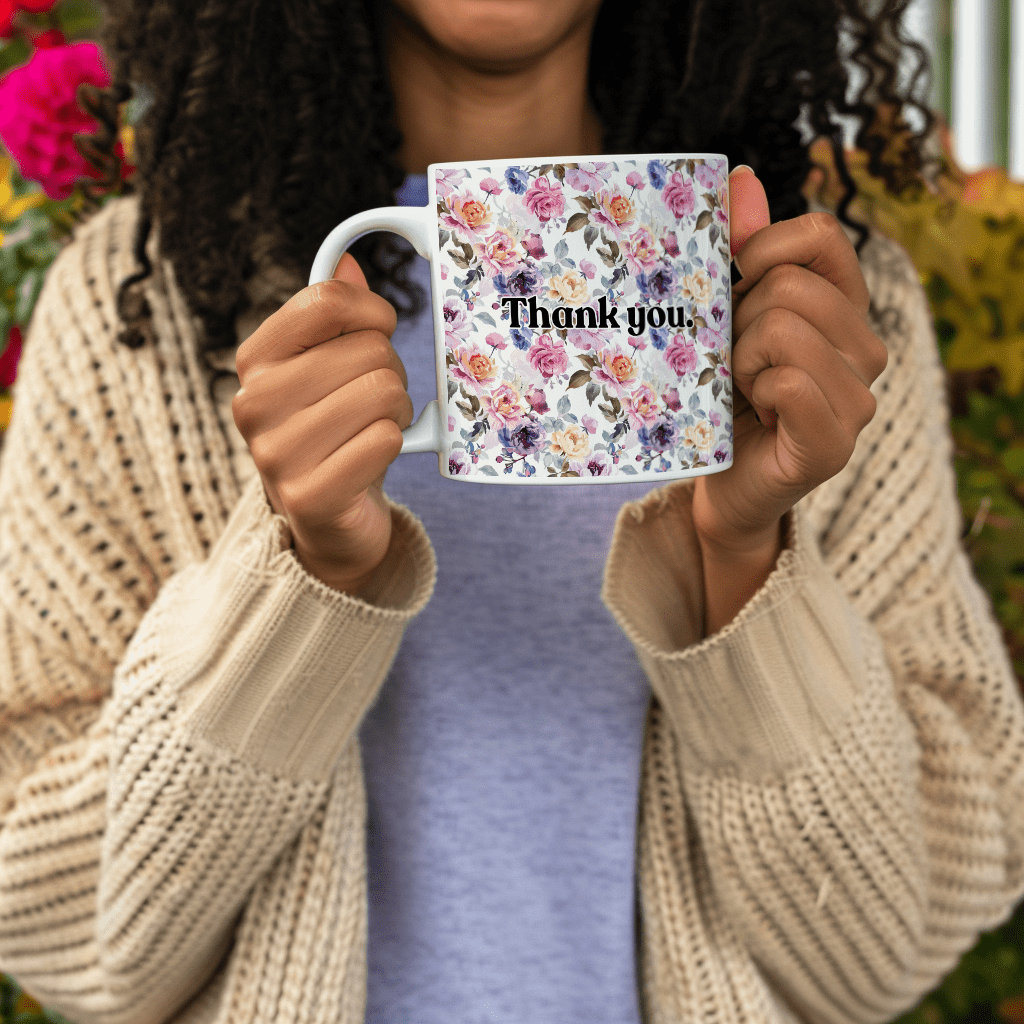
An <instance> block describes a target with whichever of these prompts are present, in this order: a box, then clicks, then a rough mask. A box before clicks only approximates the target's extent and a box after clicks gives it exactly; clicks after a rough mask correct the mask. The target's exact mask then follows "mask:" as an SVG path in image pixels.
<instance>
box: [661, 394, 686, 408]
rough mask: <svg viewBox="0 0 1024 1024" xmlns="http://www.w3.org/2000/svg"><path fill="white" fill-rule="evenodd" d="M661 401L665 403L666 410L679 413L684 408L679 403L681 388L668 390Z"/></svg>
mask: <svg viewBox="0 0 1024 1024" xmlns="http://www.w3.org/2000/svg"><path fill="white" fill-rule="evenodd" d="M661 400H662V401H663V402H664V403H665V408H666V409H671V410H672V412H679V410H680V409H681V408H682V407H683V405H682V403H681V402H680V401H679V388H666V389H665V393H664V394H663V395H662V396H661Z"/></svg>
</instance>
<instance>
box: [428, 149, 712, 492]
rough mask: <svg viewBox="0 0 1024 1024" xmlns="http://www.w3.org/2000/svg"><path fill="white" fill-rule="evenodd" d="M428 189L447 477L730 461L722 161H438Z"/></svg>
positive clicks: (583, 474) (620, 471)
mask: <svg viewBox="0 0 1024 1024" xmlns="http://www.w3.org/2000/svg"><path fill="white" fill-rule="evenodd" d="M435 195H436V200H437V213H438V225H439V228H438V230H439V243H440V252H441V260H442V265H441V268H440V272H441V279H442V280H443V281H445V282H446V283H447V285H448V287H447V290H446V292H445V294H444V299H443V308H442V316H443V322H444V330H445V341H446V346H447V347H446V366H447V379H448V383H447V390H448V395H447V403H448V404H447V416H448V417H449V421H450V419H451V418H454V419H455V421H456V422H457V423H458V424H461V425H460V426H459V427H458V429H457V432H456V434H457V436H456V437H455V438H453V439H451V448H450V451H449V459H448V465H449V472H450V473H451V474H452V475H460V476H461V475H465V474H468V473H471V472H472V473H476V474H481V473H482V474H484V475H489V476H498V475H508V474H515V475H517V476H519V477H531V476H536V475H537V474H540V475H541V476H543V477H546V478H549V479H550V478H566V477H578V478H591V477H606V478H607V477H623V476H625V477H636V476H637V475H638V474H641V473H652V474H656V473H665V472H669V471H679V470H687V469H699V468H702V467H710V466H714V465H717V464H721V463H723V462H730V461H731V460H732V429H731V426H730V424H731V419H732V417H731V411H732V389H731V384H732V380H731V375H730V365H731V360H730V355H731V352H730V338H731V322H730V316H731V292H730V284H729V272H728V269H729V258H730V257H729V250H728V241H727V234H726V231H727V227H728V218H729V211H728V185H727V177H726V162H725V160H723V159H715V158H707V159H699V158H694V159H690V158H682V159H675V160H672V159H663V160H648V161H638V160H621V161H615V162H613V161H598V162H593V163H580V164H573V163H565V164H542V165H531V164H529V163H528V162H523V163H522V164H520V165H516V166H509V167H504V168H503V169H502V168H500V167H497V168H487V167H479V168H459V167H447V168H443V169H438V170H437V171H436V178H435ZM442 405H444V403H443V402H442ZM723 414H725V415H723Z"/></svg>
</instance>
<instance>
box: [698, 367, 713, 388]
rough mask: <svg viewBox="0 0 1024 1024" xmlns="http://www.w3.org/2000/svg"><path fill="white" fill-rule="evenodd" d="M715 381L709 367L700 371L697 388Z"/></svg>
mask: <svg viewBox="0 0 1024 1024" xmlns="http://www.w3.org/2000/svg"><path fill="white" fill-rule="evenodd" d="M714 379H715V371H714V370H713V369H711V367H710V366H709V367H707V368H706V369H704V370H701V372H700V376H699V377H698V378H697V386H698V387H700V386H701V385H703V384H710V383H711V382H712V381H713V380H714Z"/></svg>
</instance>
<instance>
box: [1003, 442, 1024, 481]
mask: <svg viewBox="0 0 1024 1024" xmlns="http://www.w3.org/2000/svg"><path fill="white" fill-rule="evenodd" d="M1000 461H1001V462H1002V464H1003V465H1004V466H1005V467H1006V468H1007V469H1008V470H1009V471H1010V472H1011V473H1013V475H1014V476H1019V477H1024V447H1022V448H1009V449H1007V450H1006V451H1005V452H1003V455H1002V458H1001V460H1000Z"/></svg>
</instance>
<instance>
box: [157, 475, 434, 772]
mask: <svg viewBox="0 0 1024 1024" xmlns="http://www.w3.org/2000/svg"><path fill="white" fill-rule="evenodd" d="M392 516H393V523H394V530H393V534H392V543H391V548H390V550H389V552H388V555H387V559H386V563H387V565H386V570H387V571H386V573H385V576H386V577H387V579H388V581H389V582H388V584H387V585H386V586H383V587H380V588H378V594H377V598H378V601H379V604H376V605H370V604H367V603H366V602H365V601H362V600H359V599H357V598H353V597H350V596H348V595H346V594H342V593H339V592H338V591H335V590H332V589H331V588H330V587H327V586H325V585H324V584H323V583H321V582H320V581H319V580H317V579H315V578H314V577H312V576H310V575H309V574H308V573H307V572H306V571H305V569H304V568H303V567H302V565H301V564H300V563H299V561H298V560H297V559H296V557H295V554H294V552H293V551H291V550H290V546H289V545H290V538H289V535H288V529H287V524H286V522H285V520H284V518H283V517H281V516H279V515H275V514H274V513H273V510H272V509H271V508H270V506H269V504H268V502H267V500H266V495H265V493H264V491H263V487H262V483H261V481H260V480H259V478H256V480H254V481H253V484H252V485H251V486H250V487H248V488H247V489H246V491H245V493H244V494H243V496H242V498H241V499H240V501H239V504H238V506H237V507H236V509H235V511H234V513H233V514H232V517H231V519H230V521H229V522H228V524H227V527H226V529H225V531H224V533H223V534H222V536H221V537H220V538H219V540H218V542H217V544H216V545H215V547H214V549H213V551H212V552H211V554H210V557H209V559H208V560H207V561H206V562H204V563H202V564H199V565H193V566H190V567H188V568H187V569H185V570H184V571H182V572H181V573H178V574H177V575H176V576H174V577H173V578H172V579H171V580H169V581H168V583H167V585H166V586H165V587H164V588H163V590H161V592H160V594H159V595H158V598H157V601H156V602H155V604H154V610H153V614H154V615H156V616H157V620H156V626H155V628H156V630H157V631H158V632H157V647H158V649H159V651H160V655H159V657H160V658H161V661H162V664H163V666H164V673H165V677H166V678H167V679H168V681H169V682H170V684H171V685H172V686H173V687H174V689H175V692H176V693H177V694H179V695H180V696H179V700H178V704H179V707H180V708H181V709H182V710H183V711H184V713H185V729H186V733H187V736H188V737H190V738H192V739H194V740H196V741H205V742H208V743H211V744H213V745H214V746H215V747H216V748H218V749H220V750H223V751H227V752H229V753H231V754H233V755H234V756H236V757H238V758H239V759H240V760H242V761H244V762H245V763H247V764H249V765H251V766H252V767H254V768H256V769H259V770H261V771H266V772H269V773H271V774H274V775H283V776H285V777H290V778H293V779H303V780H305V779H314V780H322V779H324V778H326V777H327V776H328V775H329V774H330V772H331V770H332V768H333V765H334V763H335V761H336V760H337V757H338V755H339V754H340V752H341V750H342V749H343V748H344V746H345V744H346V743H347V742H348V740H349V739H350V738H351V736H352V734H353V732H354V731H355V729H356V728H357V727H358V724H359V721H360V719H361V718H362V716H363V714H364V712H365V711H366V709H367V708H368V707H369V705H370V704H371V703H372V701H373V699H374V697H375V696H376V693H377V690H378V688H379V686H380V684H381V682H382V681H383V679H384V676H385V675H386V673H387V671H388V669H389V668H390V665H391V662H392V660H393V658H394V655H395V652H396V650H397V648H398V644H399V642H400V641H401V638H402V634H403V632H404V629H405V627H406V625H407V624H408V622H409V621H410V619H412V618H413V617H414V616H415V615H416V614H417V613H418V612H419V611H420V610H421V609H422V608H423V607H424V606H425V605H426V603H427V601H428V600H429V598H430V595H431V593H432V591H433V586H434V578H435V561H434V554H433V549H432V548H431V545H430V541H429V540H428V538H427V535H426V531H425V530H424V529H423V526H422V524H421V523H420V522H419V520H418V519H417V518H416V517H415V516H414V515H412V513H411V512H409V511H408V510H406V509H404V508H402V507H400V506H397V505H393V506H392Z"/></svg>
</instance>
